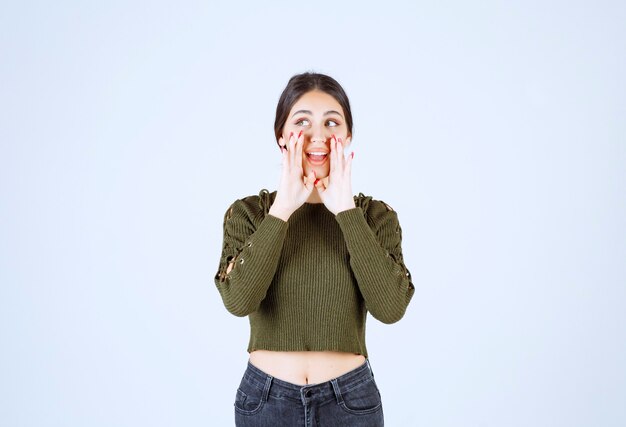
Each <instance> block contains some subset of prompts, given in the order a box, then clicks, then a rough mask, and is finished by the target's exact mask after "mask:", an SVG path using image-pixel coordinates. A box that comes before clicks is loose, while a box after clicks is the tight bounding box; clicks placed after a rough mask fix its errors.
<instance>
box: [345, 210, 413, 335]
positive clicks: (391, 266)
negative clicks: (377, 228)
mask: <svg viewBox="0 0 626 427" xmlns="http://www.w3.org/2000/svg"><path fill="white" fill-rule="evenodd" d="M336 219H337V222H338V223H339V226H340V228H341V230H342V232H343V235H344V239H345V241H346V245H347V247H348V251H349V253H350V266H351V268H352V271H353V273H354V276H355V278H356V280H357V282H358V286H359V289H360V291H361V294H362V295H363V298H364V299H365V304H366V307H367V309H368V311H369V312H370V313H371V314H372V316H374V317H375V318H376V319H378V320H380V321H381V322H383V323H394V322H397V321H398V320H400V319H401V318H402V316H404V313H405V311H406V308H407V306H408V304H409V302H410V301H411V298H412V297H413V293H414V291H415V288H414V286H413V284H412V283H411V280H410V275H409V273H408V270H406V268H405V267H404V265H403V264H401V263H400V262H398V261H397V260H395V259H394V257H393V255H392V254H390V253H389V251H388V250H387V249H385V248H384V247H383V246H382V245H381V244H380V242H379V241H378V239H377V237H376V235H375V234H374V232H373V231H372V229H371V228H370V226H369V225H368V224H367V221H366V220H365V217H364V216H363V211H362V210H361V209H360V208H353V209H348V210H344V211H342V212H339V213H338V214H337V215H336Z"/></svg>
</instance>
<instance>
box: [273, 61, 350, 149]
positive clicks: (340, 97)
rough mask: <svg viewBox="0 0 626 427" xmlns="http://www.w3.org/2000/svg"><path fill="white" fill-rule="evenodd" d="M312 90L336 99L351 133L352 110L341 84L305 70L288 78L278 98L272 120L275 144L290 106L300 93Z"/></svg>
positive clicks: (328, 77)
mask: <svg viewBox="0 0 626 427" xmlns="http://www.w3.org/2000/svg"><path fill="white" fill-rule="evenodd" d="M312 90H319V91H322V92H325V93H327V94H329V95H330V96H332V97H333V98H335V99H336V100H337V102H338V103H339V105H341V108H342V109H343V113H344V116H345V120H346V127H347V128H348V133H349V134H350V135H352V110H351V109H350V101H349V100H348V95H346V92H345V91H344V90H343V88H342V87H341V85H340V84H339V83H338V82H337V80H335V79H333V78H332V77H330V76H327V75H325V74H319V73H312V72H305V73H302V74H296V75H295V76H293V77H291V78H290V79H289V82H288V83H287V87H285V90H283V93H282V94H281V95H280V99H279V100H278V105H277V106H276V119H275V120H274V135H275V136H276V143H277V144H278V140H279V139H280V137H281V135H282V132H283V128H284V127H285V123H286V122H287V116H288V115H289V112H290V111H291V108H292V107H293V105H294V104H295V103H296V102H297V101H298V99H300V97H301V96H302V95H304V94H305V93H307V92H309V91H312Z"/></svg>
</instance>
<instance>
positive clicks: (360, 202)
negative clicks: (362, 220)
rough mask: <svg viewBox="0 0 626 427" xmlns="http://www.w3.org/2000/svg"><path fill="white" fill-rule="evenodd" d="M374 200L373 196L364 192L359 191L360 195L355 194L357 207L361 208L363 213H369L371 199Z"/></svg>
mask: <svg viewBox="0 0 626 427" xmlns="http://www.w3.org/2000/svg"><path fill="white" fill-rule="evenodd" d="M371 200H372V196H366V195H365V194H363V193H359V195H358V196H354V204H355V205H356V207H357V208H361V210H362V211H363V213H364V214H365V213H367V208H368V207H369V205H370V201H371Z"/></svg>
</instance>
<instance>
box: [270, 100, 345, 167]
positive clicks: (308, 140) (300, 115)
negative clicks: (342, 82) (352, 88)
mask: <svg viewBox="0 0 626 427" xmlns="http://www.w3.org/2000/svg"><path fill="white" fill-rule="evenodd" d="M300 131H302V133H303V135H304V136H303V138H304V141H303V142H304V145H303V147H302V169H303V172H304V175H309V173H310V172H311V171H312V170H314V171H315V174H316V176H317V178H320V179H322V178H325V177H327V176H328V173H329V171H330V155H329V153H330V139H331V137H332V136H333V135H335V138H337V139H339V138H341V140H342V141H343V146H344V148H345V147H347V146H348V145H350V140H351V135H350V134H349V133H348V128H347V126H346V121H345V119H344V112H343V109H342V108H341V105H340V104H339V103H338V102H337V100H336V99H335V98H333V97H332V96H331V95H329V94H327V93H326V92H322V91H319V90H312V91H310V92H307V93H305V94H304V95H302V96H301V97H300V99H298V100H297V101H296V103H295V104H294V105H293V107H292V108H291V111H290V112H289V116H288V117H287V121H286V122H285V126H284V127H283V135H282V136H283V141H284V143H287V142H288V141H289V134H290V133H291V132H293V134H294V138H295V137H297V136H298V134H299V133H300Z"/></svg>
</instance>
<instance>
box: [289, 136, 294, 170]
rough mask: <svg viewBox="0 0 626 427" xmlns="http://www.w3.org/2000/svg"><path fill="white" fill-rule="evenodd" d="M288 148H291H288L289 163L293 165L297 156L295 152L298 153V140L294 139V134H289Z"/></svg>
mask: <svg viewBox="0 0 626 427" xmlns="http://www.w3.org/2000/svg"><path fill="white" fill-rule="evenodd" d="M288 146H289V148H288V150H289V163H290V165H293V162H294V155H295V152H296V149H295V147H296V138H294V135H293V132H291V133H290V134H289V143H288Z"/></svg>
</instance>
